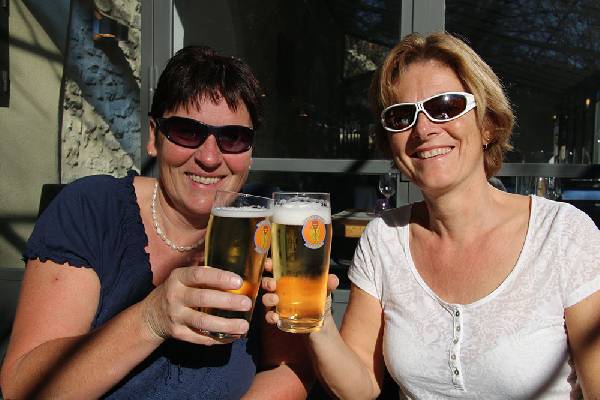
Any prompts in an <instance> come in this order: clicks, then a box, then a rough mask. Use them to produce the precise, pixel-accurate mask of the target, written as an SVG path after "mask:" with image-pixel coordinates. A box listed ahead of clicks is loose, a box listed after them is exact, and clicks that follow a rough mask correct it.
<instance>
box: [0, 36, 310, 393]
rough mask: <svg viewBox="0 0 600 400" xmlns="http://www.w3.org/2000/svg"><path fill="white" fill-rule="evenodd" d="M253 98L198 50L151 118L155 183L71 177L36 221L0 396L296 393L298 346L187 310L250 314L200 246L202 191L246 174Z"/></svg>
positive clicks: (233, 186)
mask: <svg viewBox="0 0 600 400" xmlns="http://www.w3.org/2000/svg"><path fill="white" fill-rule="evenodd" d="M261 95H262V93H261V90H260V87H259V84H258V81H257V80H256V78H255V77H254V75H253V74H252V72H251V70H250V68H249V67H248V66H247V65H246V64H245V63H243V62H242V61H240V60H238V59H235V58H232V57H224V56H220V55H218V54H216V53H215V52H214V51H213V50H212V49H210V48H206V47H199V46H190V47H186V48H184V49H182V50H180V51H179V52H177V54H175V55H174V56H173V58H172V59H171V60H170V61H169V63H168V64H167V66H166V68H165V70H164V72H163V73H162V75H161V77H160V79H159V81H158V86H157V88H156V91H155V93H154V98H153V104H152V109H151V113H150V114H151V119H150V132H149V134H150V136H149V142H148V146H147V151H148V154H149V155H150V156H151V157H156V158H157V162H158V170H159V177H158V179H154V178H148V177H142V176H137V174H135V173H134V172H132V173H130V174H129V175H128V176H127V177H124V178H113V177H110V176H92V177H87V178H83V179H80V180H78V181H76V182H74V183H72V184H70V185H68V186H67V187H66V188H65V189H63V190H62V191H61V193H60V194H59V195H58V196H57V198H56V199H55V200H54V201H53V202H52V203H51V204H50V205H49V207H48V208H47V209H46V210H45V211H44V213H43V214H42V215H41V217H40V218H39V220H38V222H37V224H36V227H35V229H34V232H33V234H32V235H31V238H30V239H29V241H28V244H27V249H26V251H25V254H24V256H25V259H26V260H27V265H26V271H25V277H24V281H23V286H22V289H21V298H20V302H19V306H18V311H17V316H16V319H15V323H14V327H13V334H12V338H11V342H10V346H9V349H8V352H7V355H6V359H5V362H4V365H3V367H2V375H1V378H2V390H3V393H4V396H5V397H6V398H33V397H36V398H55V397H59V398H74V399H82V398H86V399H87V398H98V397H103V398H111V399H112V398H114V399H121V398H127V399H130V398H140V399H141V398H157V399H158V398H160V399H168V398H172V399H186V398H201V399H239V398H241V397H244V398H270V397H273V396H274V397H280V398H305V397H306V389H305V382H304V380H306V378H307V377H309V376H310V373H309V371H310V366H309V365H307V364H306V363H305V358H304V355H303V354H302V353H301V346H298V345H295V342H294V340H299V339H298V338H297V337H295V336H293V335H285V334H283V333H278V332H277V330H276V329H273V328H271V327H268V326H265V327H264V328H262V327H260V326H257V325H259V324H257V323H256V322H259V321H258V320H257V321H256V322H255V323H253V324H252V331H251V332H250V333H248V328H249V325H248V323H247V322H246V321H245V320H242V319H225V318H219V317H215V316H211V315H208V314H205V313H202V312H200V311H198V310H199V309H200V308H201V307H210V308H221V309H228V310H240V311H241V310H248V309H250V307H251V301H250V299H249V298H248V297H246V296H243V295H239V294H234V293H230V292H227V291H225V290H228V289H237V288H239V287H240V285H241V283H242V281H241V278H240V277H239V276H237V275H235V274H233V273H229V272H225V271H222V270H219V269H215V268H211V267H204V266H203V265H204V246H203V242H204V236H205V233H206V227H207V223H208V219H209V215H210V211H211V206H212V202H213V197H214V193H215V191H216V190H217V189H223V190H230V191H239V190H240V188H241V187H242V184H243V183H244V182H245V180H246V177H247V175H248V170H249V167H250V164H251V163H252V159H251V156H252V143H253V137H254V135H255V131H256V129H257V128H258V127H259V126H260V122H261V117H262V104H261ZM257 311H258V310H257ZM260 321H263V322H264V319H263V318H260ZM206 331H213V332H225V333H230V334H233V335H240V336H242V338H241V339H238V340H234V341H231V340H230V341H228V342H227V341H217V340H215V339H212V338H210V337H208V336H206V335H205V334H203V332H206ZM247 333H248V335H247V338H246V337H243V336H244V335H246V334H247ZM259 350H260V351H259ZM284 350H285V351H284ZM257 371H258V372H257Z"/></svg>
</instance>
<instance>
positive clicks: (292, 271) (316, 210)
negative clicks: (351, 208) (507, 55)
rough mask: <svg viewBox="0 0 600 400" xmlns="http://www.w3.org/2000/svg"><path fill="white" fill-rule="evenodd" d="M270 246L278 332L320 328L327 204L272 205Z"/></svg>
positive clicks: (325, 268) (328, 219)
mask: <svg viewBox="0 0 600 400" xmlns="http://www.w3.org/2000/svg"><path fill="white" fill-rule="evenodd" d="M276 204H277V198H276ZM272 245H273V247H272V255H273V274H274V277H275V280H276V281H277V290H276V292H277V295H278V296H279V303H278V305H277V313H278V314H279V322H278V324H277V325H278V327H279V329H281V330H283V331H286V332H293V333H304V332H312V331H315V330H318V329H320V327H321V326H322V325H323V316H324V315H323V314H324V307H325V299H326V297H327V277H328V273H329V255H330V252H331V212H330V209H329V203H328V202H327V205H326V206H325V205H323V203H320V202H310V201H308V202H307V201H302V200H300V201H293V199H292V201H287V202H286V203H285V204H283V205H279V206H278V205H276V206H275V208H274V213H273V244H272Z"/></svg>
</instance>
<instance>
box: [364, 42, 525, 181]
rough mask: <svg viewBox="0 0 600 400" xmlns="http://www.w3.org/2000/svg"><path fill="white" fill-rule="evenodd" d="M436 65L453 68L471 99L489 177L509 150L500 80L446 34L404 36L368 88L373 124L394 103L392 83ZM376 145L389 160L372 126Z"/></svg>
mask: <svg viewBox="0 0 600 400" xmlns="http://www.w3.org/2000/svg"><path fill="white" fill-rule="evenodd" d="M427 60H436V61H439V62H441V63H443V64H445V65H447V66H448V67H450V68H452V70H453V71H454V73H455V74H456V75H457V76H458V79H459V80H460V81H461V83H462V84H463V86H464V87H465V90H467V91H468V92H470V93H472V94H473V95H474V96H475V101H476V103H477V108H476V113H477V122H478V125H479V127H480V128H482V129H483V128H484V127H485V129H487V130H489V132H490V136H491V137H489V138H486V139H487V141H488V146H487V149H486V151H485V152H484V168H485V173H486V176H487V177H488V178H489V177H491V176H494V175H495V174H496V173H497V172H498V171H499V170H500V168H501V167H502V160H503V158H504V154H505V153H506V152H507V151H509V150H510V149H512V146H511V144H510V136H511V133H512V129H513V126H514V122H515V118H514V115H513V112H512V109H511V106H510V103H509V101H508V99H507V97H506V95H505V93H504V90H503V88H502V84H501V83H500V80H499V79H498V77H497V76H496V74H495V73H494V71H492V69H491V68H490V66H489V65H487V64H486V63H485V61H483V60H482V59H481V57H479V55H477V53H475V51H474V50H473V49H472V48H471V47H469V46H468V45H467V44H466V43H465V42H463V41H462V40H460V39H458V38H456V37H454V36H452V35H450V34H448V33H445V32H440V33H434V34H431V35H429V36H422V35H420V34H417V33H413V34H410V35H408V36H406V37H405V38H404V39H403V40H402V41H400V42H399V43H398V44H397V45H396V46H394V48H393V49H392V50H390V52H389V53H388V55H387V56H386V58H385V60H384V62H383V64H382V65H381V67H380V68H379V69H378V70H377V72H376V73H375V76H374V77H373V80H372V82H371V88H370V92H369V98H370V102H371V108H372V110H373V113H374V114H375V117H376V118H377V121H379V115H380V113H381V111H382V110H383V109H384V108H386V107H388V106H390V105H392V104H395V103H397V102H398V98H399V94H398V92H397V90H396V87H397V83H398V81H399V80H400V79H402V74H403V73H404V71H406V69H407V67H408V66H409V65H410V64H412V63H414V62H419V61H427ZM376 126H377V128H376V129H377V132H376V135H377V142H378V144H379V146H380V148H381V149H382V151H383V152H384V153H385V154H387V155H389V154H390V152H391V151H390V147H389V141H388V135H389V133H388V132H387V131H385V130H384V129H383V127H382V126H381V124H380V123H378V124H377V125H376Z"/></svg>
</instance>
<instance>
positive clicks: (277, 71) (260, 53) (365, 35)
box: [175, 0, 401, 158]
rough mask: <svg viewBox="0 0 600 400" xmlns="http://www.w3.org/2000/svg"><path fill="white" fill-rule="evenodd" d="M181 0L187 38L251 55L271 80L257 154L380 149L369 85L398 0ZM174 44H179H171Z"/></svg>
mask: <svg viewBox="0 0 600 400" xmlns="http://www.w3.org/2000/svg"><path fill="white" fill-rule="evenodd" d="M214 3H215V2H212V1H206V0H201V1H200V0H194V1H191V0H188V1H183V0H179V1H177V0H176V1H175V7H176V11H177V15H178V16H179V18H180V20H181V21H180V22H181V27H182V32H183V33H182V35H183V40H182V43H181V46H183V45H188V44H207V45H210V46H212V47H215V48H216V49H217V50H219V51H221V52H224V53H226V54H231V55H235V56H238V57H241V58H243V59H244V60H246V61H247V62H248V63H249V64H250V65H251V66H252V67H253V69H254V71H255V72H256V74H257V75H258V77H259V79H260V80H261V82H262V83H263V86H264V89H265V101H266V114H265V124H264V127H263V128H261V130H260V131H259V133H258V135H257V143H256V146H255V151H254V155H255V157H278V158H283V157H300V158H306V157H322V158H381V157H380V156H379V155H378V153H377V151H376V148H375V143H374V136H373V134H372V130H373V121H374V120H373V118H372V116H371V113H370V110H369V107H368V103H367V91H368V86H369V83H370V80H371V76H372V74H373V71H374V70H375V68H376V67H377V66H378V65H379V64H380V63H381V61H382V59H383V57H384V55H385V54H386V53H387V51H388V49H389V48H390V47H391V46H393V45H394V44H395V43H396V42H397V40H398V35H399V31H400V29H399V21H400V5H401V1H400V0H395V1H389V0H387V1H386V0H344V1H342V0H306V1H280V0H260V1H259V0H229V1H219V2H217V3H219V4H218V5H216V6H215V4H214ZM175 50H177V49H175Z"/></svg>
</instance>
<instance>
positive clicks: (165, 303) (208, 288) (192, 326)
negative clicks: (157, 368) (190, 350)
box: [140, 266, 252, 345]
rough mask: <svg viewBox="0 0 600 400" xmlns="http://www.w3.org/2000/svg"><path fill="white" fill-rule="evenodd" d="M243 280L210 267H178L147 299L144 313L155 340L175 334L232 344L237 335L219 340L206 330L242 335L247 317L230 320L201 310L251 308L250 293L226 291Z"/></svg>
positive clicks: (201, 341)
mask: <svg viewBox="0 0 600 400" xmlns="http://www.w3.org/2000/svg"><path fill="white" fill-rule="evenodd" d="M241 285H242V279H241V277H240V276H239V275H237V274H234V273H232V272H229V271H224V270H221V269H217V268H212V267H206V266H194V267H182V268H176V269H174V270H173V271H172V272H171V274H170V275H169V277H168V278H167V279H166V280H165V281H164V282H163V283H162V284H161V285H160V286H158V287H157V288H156V289H154V291H152V293H150V295H148V297H146V299H145V300H144V301H142V302H141V303H140V305H141V306H142V307H143V309H142V316H143V318H144V322H145V323H146V324H147V327H148V333H149V334H150V338H151V340H161V341H162V340H164V339H166V338H169V337H172V338H175V339H179V340H183V341H186V342H190V343H197V344H204V345H211V344H217V343H230V342H232V341H233V340H235V339H234V338H232V339H227V340H216V339H213V338H210V337H208V336H206V335H205V334H204V333H203V332H227V333H230V334H231V335H233V336H238V337H239V336H242V335H244V334H246V332H247V331H248V327H249V325H248V322H247V321H246V320H244V319H229V318H221V317H216V316H213V315H209V314H206V313H203V312H200V311H198V310H199V309H200V308H204V307H206V308H218V309H223V310H232V311H248V310H250V309H251V308H252V301H251V299H250V298H249V297H248V296H244V295H240V294H235V293H231V292H226V290H235V289H239V288H240V287H241Z"/></svg>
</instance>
